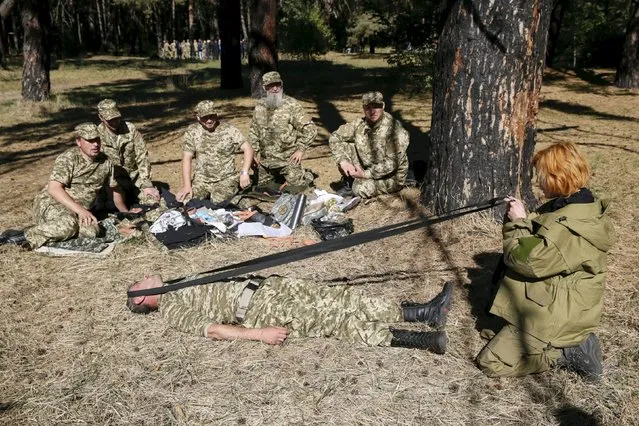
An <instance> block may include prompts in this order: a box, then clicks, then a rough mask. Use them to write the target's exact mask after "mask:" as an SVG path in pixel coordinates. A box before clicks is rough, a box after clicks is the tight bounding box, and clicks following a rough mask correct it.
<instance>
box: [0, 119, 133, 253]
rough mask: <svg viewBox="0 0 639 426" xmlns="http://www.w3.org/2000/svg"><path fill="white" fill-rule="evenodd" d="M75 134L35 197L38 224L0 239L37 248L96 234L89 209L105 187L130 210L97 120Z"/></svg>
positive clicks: (96, 228) (93, 218)
mask: <svg viewBox="0 0 639 426" xmlns="http://www.w3.org/2000/svg"><path fill="white" fill-rule="evenodd" d="M75 134H76V138H75V141H76V145H77V146H76V147H73V148H69V149H68V150H66V151H65V152H64V153H62V154H60V155H59V156H58V157H57V158H56V160H55V163H54V164H53V171H52V172H51V176H50V177H49V183H48V184H47V185H46V186H45V187H44V188H43V189H42V191H41V192H40V194H38V196H36V198H35V201H34V203H33V215H34V217H35V221H36V225H35V226H33V227H31V228H28V229H27V230H26V231H24V232H22V231H13V233H12V234H11V235H7V234H6V233H5V234H3V237H0V243H13V244H18V245H21V246H23V247H28V248H32V249H37V248H39V247H41V246H42V245H44V244H46V243H47V242H52V241H65V240H69V239H71V238H74V237H76V236H80V237H88V238H91V237H96V236H97V234H98V232H99V227H98V221H97V219H96V218H95V216H93V214H92V213H91V212H90V211H89V209H90V208H91V206H92V205H93V204H94V202H95V200H96V194H97V193H98V191H100V190H101V189H102V188H103V187H107V188H108V189H109V191H110V192H112V193H113V200H114V202H115V205H116V207H117V208H118V210H120V211H126V210H127V209H126V206H125V205H124V199H123V197H122V195H121V194H120V192H119V188H118V187H117V182H116V181H115V179H114V178H113V165H112V164H111V162H110V161H109V159H108V158H107V156H106V155H104V154H103V153H101V152H100V135H99V134H98V129H97V127H96V126H95V124H91V123H83V124H80V125H78V126H77V127H76V128H75Z"/></svg>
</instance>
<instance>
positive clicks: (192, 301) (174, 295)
mask: <svg viewBox="0 0 639 426" xmlns="http://www.w3.org/2000/svg"><path fill="white" fill-rule="evenodd" d="M248 283H249V280H248V279H245V280H241V281H228V282H216V283H211V284H208V285H200V286H196V287H188V288H185V289H182V290H178V291H174V292H170V293H166V294H163V295H162V297H161V298H160V302H159V305H160V308H159V309H160V314H161V315H162V317H163V318H164V320H165V321H166V322H167V323H168V324H169V325H170V326H171V327H174V328H177V329H178V330H180V331H183V332H185V333H193V334H199V335H201V336H204V337H206V330H207V328H208V326H209V325H210V324H233V323H234V322H235V313H236V312H237V308H238V306H239V299H240V296H241V295H242V291H243V290H244V287H246V285H247V284H248ZM257 291H259V289H258V290H257Z"/></svg>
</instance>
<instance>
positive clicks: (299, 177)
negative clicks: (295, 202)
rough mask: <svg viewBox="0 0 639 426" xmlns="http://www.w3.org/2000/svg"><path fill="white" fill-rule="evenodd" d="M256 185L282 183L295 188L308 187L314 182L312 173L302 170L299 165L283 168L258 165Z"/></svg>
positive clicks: (288, 165) (286, 165)
mask: <svg viewBox="0 0 639 426" xmlns="http://www.w3.org/2000/svg"><path fill="white" fill-rule="evenodd" d="M257 174H258V180H257V185H258V186H262V185H266V184H268V183H270V182H277V183H284V182H288V184H289V185H295V186H309V185H310V184H311V183H313V180H315V176H313V172H311V171H310V170H306V169H304V168H303V167H302V166H301V165H299V164H285V165H283V166H275V165H265V164H263V163H260V166H259V169H258V172H257Z"/></svg>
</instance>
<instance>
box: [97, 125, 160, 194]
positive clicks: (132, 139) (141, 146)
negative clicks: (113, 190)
mask: <svg viewBox="0 0 639 426" xmlns="http://www.w3.org/2000/svg"><path fill="white" fill-rule="evenodd" d="M98 132H99V133H100V141H101V142H102V151H103V152H104V153H105V154H106V155H107V157H109V160H111V162H112V163H113V164H114V166H115V178H116V180H118V179H119V178H121V177H124V176H128V177H129V178H130V179H131V181H132V182H133V184H134V185H135V186H137V187H138V188H140V189H144V188H152V187H153V183H151V164H150V163H149V152H148V151H147V149H146V143H144V138H143V137H142V135H141V134H140V132H138V131H137V129H136V128H135V126H134V125H133V124H131V123H129V122H128V121H121V122H120V127H119V128H118V131H117V133H111V131H109V130H108V129H107V128H106V127H105V126H104V124H102V123H101V124H100V125H99V126H98Z"/></svg>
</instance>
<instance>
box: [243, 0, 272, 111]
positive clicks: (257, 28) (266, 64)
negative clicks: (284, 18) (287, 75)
mask: <svg viewBox="0 0 639 426" xmlns="http://www.w3.org/2000/svg"><path fill="white" fill-rule="evenodd" d="M250 9H251V10H250V15H251V27H250V28H251V32H250V34H249V67H250V68H251V73H250V76H249V78H250V82H251V96H252V97H254V98H260V97H262V96H263V95H264V88H263V87H262V75H264V73H267V72H269V71H274V70H276V69H277V50H276V47H275V43H276V41H277V20H276V18H277V1H276V0H251V8H250Z"/></svg>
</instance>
